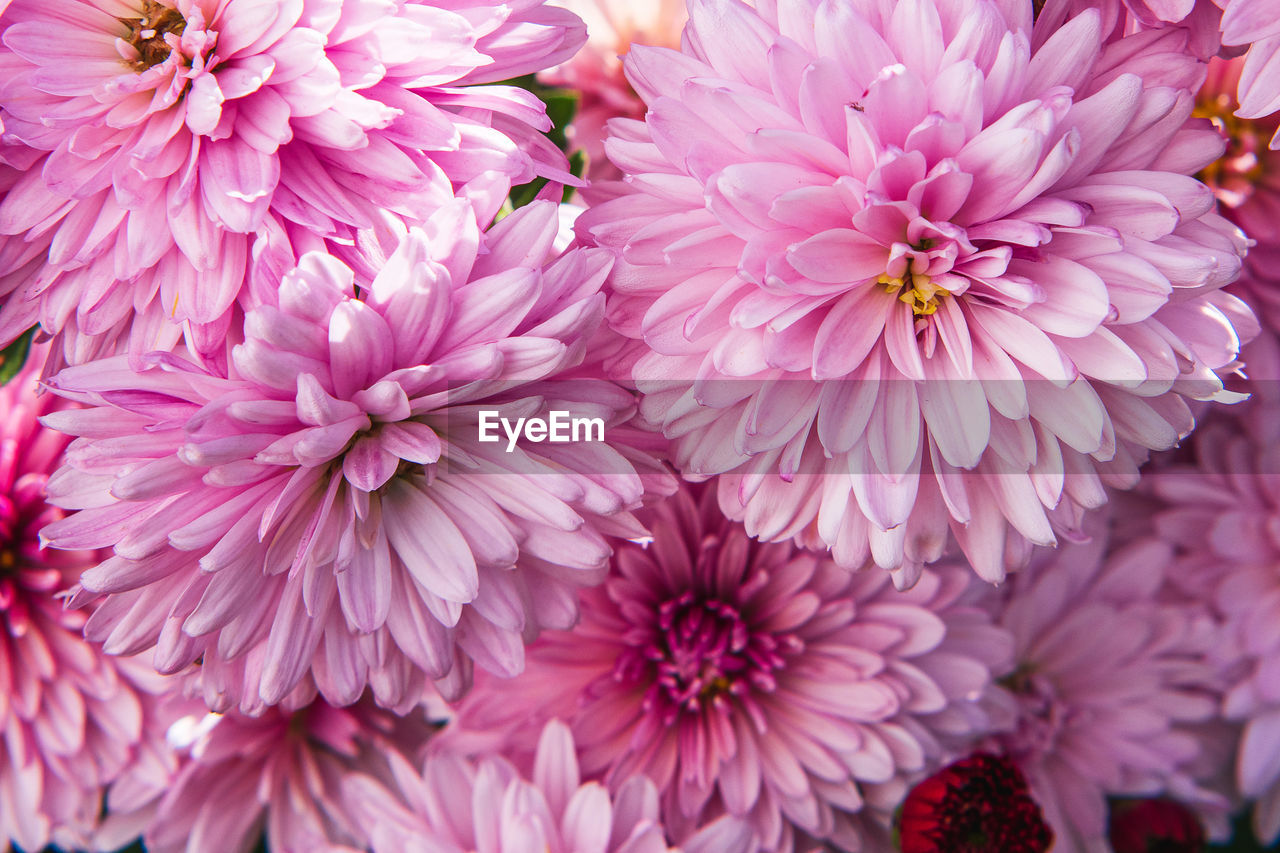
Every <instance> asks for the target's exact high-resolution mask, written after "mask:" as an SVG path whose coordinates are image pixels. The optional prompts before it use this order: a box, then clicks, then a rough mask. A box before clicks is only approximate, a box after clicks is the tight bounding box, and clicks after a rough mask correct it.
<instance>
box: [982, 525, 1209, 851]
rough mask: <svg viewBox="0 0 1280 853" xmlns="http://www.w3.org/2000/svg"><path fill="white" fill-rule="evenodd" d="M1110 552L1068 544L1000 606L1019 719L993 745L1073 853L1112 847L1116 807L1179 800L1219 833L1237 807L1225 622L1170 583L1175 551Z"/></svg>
mask: <svg viewBox="0 0 1280 853" xmlns="http://www.w3.org/2000/svg"><path fill="white" fill-rule="evenodd" d="M1098 529H1099V530H1101V525H1099V528H1098ZM1108 544H1109V543H1108V537H1107V536H1106V535H1105V531H1102V532H1098V533H1097V535H1095V536H1094V538H1093V540H1092V541H1091V542H1089V543H1087V544H1078V545H1070V546H1064V548H1062V549H1061V550H1060V551H1059V552H1058V553H1056V554H1052V555H1048V556H1045V557H1044V558H1043V559H1042V560H1040V561H1037V563H1035V564H1033V565H1032V566H1031V567H1030V568H1029V569H1028V570H1027V571H1026V572H1025V573H1023V574H1020V575H1018V576H1016V577H1015V578H1013V579H1012V581H1011V582H1010V583H1009V584H1008V586H1007V589H1006V590H1005V591H1004V592H1003V593H1002V594H1001V593H998V592H993V593H992V596H991V597H992V600H993V602H995V603H994V604H993V606H994V607H995V609H996V614H997V619H998V621H999V622H1000V623H1001V624H1002V625H1004V626H1005V627H1006V628H1008V629H1009V630H1010V631H1012V633H1013V635H1014V641H1015V644H1016V651H1015V655H1014V658H1015V665H1014V668H1013V670H1012V671H1011V672H1010V673H1008V674H1007V675H1005V676H1004V677H1003V678H1002V679H1001V682H1000V683H1001V684H1002V685H1003V686H1004V688H1005V689H1006V690H1008V692H1009V694H1010V696H1011V697H1012V699H1013V701H1014V708H1015V715H1014V723H1013V725H1012V726H1011V727H1010V729H1009V730H1008V731H1007V732H1004V733H1001V734H997V735H995V736H993V737H992V738H990V739H988V741H986V742H985V743H984V745H983V748H984V749H987V750H989V751H991V752H994V753H996V754H999V755H1004V756H1006V757H1008V758H1009V759H1011V760H1012V761H1014V762H1015V763H1016V764H1017V765H1018V767H1019V769H1020V770H1021V771H1022V772H1023V774H1024V775H1025V776H1026V778H1027V781H1028V783H1029V784H1030V789H1031V795H1032V797H1034V798H1035V800H1036V801H1037V802H1039V803H1040V806H1041V808H1042V809H1043V810H1044V813H1045V817H1046V819H1047V820H1048V822H1049V825H1050V826H1051V827H1052V829H1053V833H1054V836H1055V838H1057V839H1058V843H1059V844H1061V845H1065V847H1066V849H1071V850H1075V849H1080V850H1085V849H1090V845H1096V844H1099V843H1101V842H1102V840H1103V839H1105V838H1106V836H1107V797H1156V796H1168V797H1170V798H1173V799H1177V800H1179V801H1182V802H1184V803H1187V804H1188V805H1190V806H1191V807H1193V808H1195V809H1197V810H1199V811H1201V812H1202V813H1203V814H1204V815H1205V816H1206V817H1211V818H1214V819H1215V820H1217V821H1218V823H1219V824H1222V823H1223V822H1224V821H1225V816H1226V813H1227V811H1228V810H1229V804H1228V802H1227V799H1226V796H1225V793H1224V792H1223V791H1222V790H1220V789H1218V787H1217V781H1218V779H1219V778H1220V777H1221V775H1222V774H1221V767H1222V766H1224V765H1225V762H1226V759H1227V755H1229V752H1227V751H1226V750H1219V749H1217V745H1216V740H1215V737H1214V736H1213V732H1212V727H1213V725H1214V721H1215V720H1216V719H1217V717H1218V705H1219V703H1220V701H1221V699H1222V693H1223V690H1224V688H1225V686H1226V685H1225V681H1224V679H1223V673H1222V670H1221V669H1220V667H1219V665H1218V661H1217V660H1216V657H1215V655H1216V653H1217V650H1218V646H1219V644H1220V642H1221V633H1220V626H1219V623H1218V622H1217V620H1216V619H1215V618H1214V617H1213V615H1212V613H1211V611H1210V609H1209V608H1208V606H1207V605H1206V603H1205V602H1204V601H1202V600H1198V599H1196V598H1193V597H1190V596H1187V595H1185V594H1184V593H1182V592H1181V591H1179V590H1178V589H1177V587H1176V586H1174V585H1173V584H1172V583H1169V582H1167V581H1166V580H1165V571H1166V567H1168V566H1169V565H1170V564H1171V563H1172V560H1173V553H1172V550H1173V549H1172V546H1171V545H1169V544H1168V543H1166V542H1163V541H1160V540H1157V539H1144V540H1138V541H1135V542H1130V543H1123V544H1122V545H1120V546H1119V547H1113V548H1112V549H1111V550H1110V551H1108ZM1104 555H1105V556H1104ZM1220 753H1222V754H1220Z"/></svg>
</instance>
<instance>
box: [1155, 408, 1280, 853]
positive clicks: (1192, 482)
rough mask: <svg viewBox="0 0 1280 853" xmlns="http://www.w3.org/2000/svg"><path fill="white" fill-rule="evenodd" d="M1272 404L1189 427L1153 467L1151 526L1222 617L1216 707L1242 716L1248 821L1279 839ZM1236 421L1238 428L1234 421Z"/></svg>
mask: <svg viewBox="0 0 1280 853" xmlns="http://www.w3.org/2000/svg"><path fill="white" fill-rule="evenodd" d="M1278 415H1280V411H1278V410H1277V409H1276V408H1274V407H1273V406H1261V407H1259V406H1255V407H1254V408H1253V411H1251V412H1249V415H1248V417H1247V418H1246V419H1244V420H1243V421H1242V422H1237V421H1229V420H1225V419H1223V420H1219V421H1217V422H1215V423H1212V424H1209V425H1206V427H1205V430H1204V433H1203V435H1197V436H1196V441H1195V444H1194V455H1193V456H1192V458H1191V459H1190V460H1188V461H1187V462H1185V463H1184V464H1181V465H1172V466H1168V467H1164V468H1161V469H1160V470H1158V471H1156V472H1154V473H1153V474H1152V476H1151V478H1150V482H1149V483H1145V484H1144V485H1145V486H1149V487H1150V490H1151V492H1152V493H1153V494H1154V495H1155V496H1156V497H1158V498H1159V499H1160V500H1161V501H1162V506H1160V507H1158V508H1157V509H1158V511H1157V514H1156V516H1155V526H1156V530H1157V532H1158V533H1159V534H1160V535H1161V536H1162V537H1163V538H1164V539H1166V540H1167V541H1169V542H1170V543H1172V544H1173V546H1174V547H1176V549H1177V551H1176V554H1177V561H1176V562H1175V563H1174V564H1173V571H1175V572H1177V574H1178V575H1179V576H1180V577H1182V578H1184V579H1185V580H1184V583H1186V584H1187V585H1188V586H1189V587H1190V588H1191V589H1193V590H1194V591H1195V592H1196V593H1197V594H1198V595H1201V596H1202V597H1204V598H1205V599H1206V600H1209V601H1212V602H1213V603H1214V605H1215V607H1216V609H1217V611H1218V613H1219V614H1220V618H1222V619H1223V621H1224V622H1225V635H1226V636H1225V639H1224V641H1223V643H1222V647H1223V648H1222V651H1221V654H1222V656H1223V657H1224V659H1225V661H1226V662H1231V661H1233V660H1234V661H1236V662H1237V666H1236V668H1234V669H1233V670H1232V671H1231V672H1230V674H1231V675H1232V676H1233V677H1232V683H1231V685H1230V690H1229V691H1228V692H1227V694H1226V697H1225V700H1224V703H1223V712H1224V713H1225V715H1226V716H1227V717H1228V718H1229V719H1234V720H1239V721H1242V722H1244V724H1245V727H1244V736H1243V738H1242V739H1241V742H1240V748H1239V754H1238V757H1237V761H1236V782H1237V784H1238V786H1239V788H1240V791H1241V793H1243V794H1244V795H1245V796H1246V797H1248V798H1250V799H1255V798H1256V799H1257V800H1258V803H1257V805H1256V807H1255V809H1254V813H1253V814H1254V823H1255V828H1256V831H1257V833H1258V836H1259V837H1260V838H1262V839H1263V840H1265V841H1267V842H1271V841H1274V840H1275V839H1276V838H1280V759H1278V758H1277V756H1280V677H1278V676H1277V666H1280V635H1277V632H1276V630H1275V626H1277V625H1280V543H1278V542H1277V537H1276V531H1277V529H1280V455H1278V454H1280V445H1278V444H1277V440H1278V439H1280V434H1278V432H1280V430H1278V427H1280V418H1278ZM1242 426H1243V427H1246V428H1244V429H1242Z"/></svg>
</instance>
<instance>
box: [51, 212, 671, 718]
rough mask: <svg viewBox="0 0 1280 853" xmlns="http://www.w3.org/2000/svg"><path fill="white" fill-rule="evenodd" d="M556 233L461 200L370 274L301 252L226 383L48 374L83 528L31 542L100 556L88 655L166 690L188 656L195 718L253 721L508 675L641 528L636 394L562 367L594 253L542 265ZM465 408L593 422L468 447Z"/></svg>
mask: <svg viewBox="0 0 1280 853" xmlns="http://www.w3.org/2000/svg"><path fill="white" fill-rule="evenodd" d="M556 232H557V210H556V205H554V204H551V203H549V202H539V203H535V204H532V205H530V206H528V207H526V208H523V209H521V210H519V211H517V212H515V213H513V214H511V215H510V216H508V217H507V218H505V219H503V220H502V221H501V222H499V223H498V224H497V225H495V226H493V227H492V228H491V229H490V230H489V231H488V232H487V233H485V234H484V235H483V239H482V235H481V234H480V233H479V232H478V230H477V228H476V224H475V219H474V217H473V216H472V213H471V210H470V207H469V206H468V205H467V203H465V202H461V201H459V202H456V203H454V204H452V205H450V206H448V207H445V208H442V209H441V210H440V211H439V212H438V213H437V214H436V215H434V216H433V217H432V218H431V220H429V222H428V223H427V226H426V230H419V229H414V230H413V231H411V232H410V233H409V234H408V235H407V236H406V237H405V239H404V240H403V241H402V242H401V244H400V245H399V247H398V248H397V249H396V250H395V252H394V254H393V255H392V256H391V258H390V259H389V260H388V261H387V262H386V263H385V266H384V267H383V268H382V270H381V271H380V272H379V273H378V275H377V277H376V278H374V279H373V280H372V281H371V282H370V281H364V280H357V281H353V276H352V272H351V270H350V269H348V268H347V267H345V266H344V265H343V264H341V263H340V262H338V261H337V260H335V259H334V258H332V257H330V256H328V255H323V254H308V255H306V256H304V257H303V258H302V259H301V261H300V262H299V265H298V266H297V268H296V269H294V270H293V271H291V272H290V273H288V274H287V275H286V276H285V277H284V281H283V283H282V284H281V285H280V289H279V305H278V306H270V305H268V306H261V307H259V308H256V309H254V310H252V311H250V312H249V314H248V317H247V319H246V321H245V341H244V343H242V344H239V345H237V346H236V347H235V348H234V350H233V352H232V354H231V357H230V363H229V371H228V372H227V373H226V374H225V375H224V374H220V373H217V372H214V371H211V370H207V369H205V368H202V367H200V366H197V365H195V364H193V363H191V362H190V361H187V360H185V359H183V358H181V357H179V356H175V355H169V354H163V353H156V354H153V355H152V356H151V357H150V364H149V366H148V367H147V369H145V370H143V371H142V372H141V373H135V372H134V371H132V370H131V369H130V368H129V365H128V364H127V362H126V361H125V360H124V357H123V356H118V357H115V358H112V359H106V360H103V361H98V362H94V363H91V364H88V365H84V366H82V367H73V368H68V369H67V370H64V371H63V372H62V373H60V374H59V375H58V376H57V377H55V378H54V379H53V380H51V382H50V385H51V387H53V388H54V389H55V390H56V391H58V392H59V393H61V394H64V395H66V396H69V397H74V398H76V399H78V400H81V401H83V402H85V403H87V404H88V405H89V406H90V408H87V409H84V410H74V411H68V412H65V413H59V414H57V415H54V416H51V418H50V422H51V423H53V424H56V426H57V427H58V428H59V429H62V430H64V431H66V432H69V433H72V434H74V435H78V436H80V438H79V439H77V441H76V442H75V443H74V444H72V445H71V448H70V450H69V451H68V454H67V464H66V467H64V468H63V469H62V470H61V471H59V473H58V474H57V475H56V476H55V477H54V479H53V481H52V482H51V483H50V492H51V494H52V495H53V498H52V500H54V501H55V502H56V503H57V504H58V505H60V506H64V507H67V508H73V509H79V510H81V511H80V512H79V513H77V514H75V515H73V516H70V517H68V518H66V519H64V520H63V521H60V522H57V523H55V524H53V525H51V526H49V527H47V528H46V529H45V530H44V534H43V535H44V536H45V537H46V538H47V539H48V540H49V542H50V543H51V544H52V545H54V546H55V547H59V548H78V547H114V551H115V555H114V556H113V557H111V558H110V559H109V560H107V561H105V562H103V563H102V564H101V565H99V566H97V567H96V568H93V569H90V570H89V571H88V572H86V573H85V575H84V577H83V579H82V581H81V583H82V584H83V587H84V589H85V590H86V591H87V592H86V595H88V594H90V593H101V594H106V595H107V596H108V597H107V599H106V600H105V602H103V603H102V605H101V607H100V608H99V609H98V610H97V612H95V614H94V615H93V617H92V618H91V619H90V621H89V623H88V625H87V628H86V633H87V635H88V636H90V637H92V638H94V639H96V640H99V641H102V642H104V643H105V646H106V648H107V650H108V651H110V652H112V653H123V654H129V653H133V652H137V651H140V650H142V649H145V648H149V647H151V646H155V647H156V652H155V665H156V666H157V668H159V669H160V670H161V671H164V672H174V671H177V670H179V669H182V668H183V667H186V666H187V665H189V664H191V663H193V662H194V661H196V660H197V659H199V660H201V661H202V664H201V666H202V670H203V673H204V675H203V679H202V680H203V683H204V686H205V690H206V696H207V699H208V701H209V703H210V704H211V706H212V707H214V708H225V707H228V706H229V705H231V704H233V703H235V702H239V703H241V706H242V708H243V709H244V710H246V711H250V710H253V709H255V708H256V707H258V706H259V704H260V703H264V702H265V703H267V704H274V703H277V702H280V701H282V700H285V699H286V697H288V702H289V703H290V704H291V705H298V704H305V703H306V702H308V701H310V699H311V697H312V696H313V695H314V689H315V688H318V689H319V690H320V692H321V693H322V694H323V695H324V696H325V697H326V698H327V699H328V700H329V701H330V702H331V703H333V704H336V705H344V704H347V703H350V702H353V701H355V700H356V698H357V697H359V696H360V694H361V692H362V691H363V690H364V689H365V686H366V685H368V686H370V687H371V688H372V690H373V693H374V695H375V696H376V697H377V699H378V701H379V702H380V703H382V704H385V705H389V706H394V707H400V706H402V705H403V703H405V702H406V701H407V702H410V703H412V702H413V701H416V697H417V696H418V695H419V693H420V691H421V680H422V674H424V673H425V675H426V676H427V677H429V678H435V679H445V681H443V682H442V683H441V686H442V687H443V688H444V689H446V690H447V691H450V692H452V693H456V692H458V691H459V690H461V689H462V688H463V686H464V685H465V684H466V683H467V682H468V681H469V677H470V665H471V661H472V660H474V661H475V662H478V663H479V664H480V665H481V666H483V667H485V668H488V669H491V670H493V671H495V672H499V673H503V674H505V675H514V674H516V673H517V672H519V671H520V669H521V668H522V666H523V659H524V641H525V640H527V639H529V638H532V637H533V636H535V635H536V634H537V632H538V630H539V628H540V627H544V626H548V627H556V628H568V627H569V626H570V625H572V624H573V622H574V619H575V614H576V598H575V589H576V587H577V586H578V585H581V584H589V583H598V582H599V581H600V580H601V579H602V578H603V575H604V572H605V569H606V567H607V565H608V557H609V553H610V548H609V545H608V543H607V542H606V540H605V538H604V535H605V534H617V535H622V536H639V535H642V534H643V528H641V527H639V526H638V524H637V523H636V522H635V519H634V518H633V517H632V516H631V514H630V513H629V512H628V510H629V508H631V507H633V506H635V505H637V504H638V502H639V500H640V498H641V495H642V494H643V492H644V490H645V482H644V481H643V480H642V478H641V476H640V475H639V474H637V473H636V469H635V467H634V466H633V462H632V459H631V457H635V458H636V459H639V460H641V464H642V465H644V464H652V463H646V462H645V461H644V460H647V457H644V456H643V455H642V454H639V453H637V452H636V451H634V450H633V449H632V448H631V447H630V446H629V445H627V444H626V443H625V439H626V437H627V432H628V431H627V428H626V427H624V426H621V422H623V421H625V420H626V419H627V418H628V417H629V415H630V413H631V410H632V408H633V406H632V400H631V396H630V394H629V393H628V392H626V391H625V390H623V389H621V388H619V387H617V386H616V385H613V384H612V383H609V382H607V381H605V380H601V379H593V378H591V377H590V376H588V375H584V374H582V373H581V371H579V372H578V373H574V372H573V368H574V367H575V366H576V365H577V364H578V363H579V362H580V361H581V360H582V358H583V355H584V351H585V349H586V346H587V339H588V337H589V336H590V335H591V333H592V332H593V330H594V329H595V328H596V327H597V325H598V322H599V319H600V316H601V311H602V301H603V297H602V295H601V294H600V286H601V282H602V281H603V279H604V277H605V275H606V273H607V272H608V269H609V260H610V259H609V256H608V253H606V252H602V251H599V250H594V249H585V250H581V249H579V250H572V251H569V252H568V253H566V254H564V255H561V256H560V257H558V258H557V259H556V260H554V261H553V262H551V263H549V264H548V265H546V266H544V261H545V259H547V257H548V250H549V248H550V246H551V245H552V242H553V241H554V239H555V237H556ZM483 410H492V411H493V412H494V413H496V414H497V415H498V416H500V417H503V418H508V417H509V418H510V420H511V421H513V422H514V421H515V420H516V418H517V417H532V416H535V415H541V416H542V417H547V413H548V412H549V411H556V410H559V411H567V412H570V413H571V414H572V415H573V417H575V418H577V417H584V418H585V417H593V418H598V419H599V420H600V421H601V422H602V423H603V424H604V429H603V431H601V430H598V429H597V430H595V432H594V437H595V440H594V441H590V442H588V441H579V442H578V443H574V444H562V443H557V444H550V443H543V444H535V443H532V442H531V441H530V440H528V439H521V440H520V441H519V442H518V443H514V442H508V440H507V438H506V436H502V437H501V438H500V439H497V440H491V441H489V442H485V441H482V440H481V438H480V434H479V428H478V422H479V421H480V420H482V417H481V415H482V411H483ZM491 426H492V427H494V428H495V429H496V428H497V424H491ZM575 429H576V427H575ZM499 432H501V430H499ZM601 432H603V440H600V433H601ZM490 439H493V435H492V430H490ZM646 476H648V474H647V473H646ZM655 476H657V477H660V478H664V477H665V475H663V474H661V473H660V469H658V472H656V473H655ZM651 485H653V484H651ZM90 543H92V545H90ZM291 691H292V693H291Z"/></svg>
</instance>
